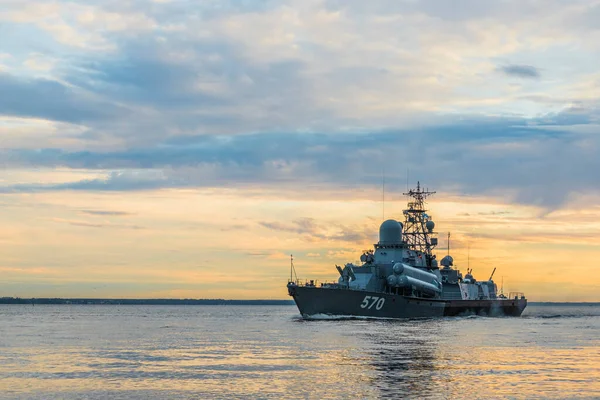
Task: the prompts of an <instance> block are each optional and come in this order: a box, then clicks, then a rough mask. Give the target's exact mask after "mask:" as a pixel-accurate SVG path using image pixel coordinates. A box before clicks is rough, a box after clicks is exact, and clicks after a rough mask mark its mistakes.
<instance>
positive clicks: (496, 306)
mask: <svg viewBox="0 0 600 400" xmlns="http://www.w3.org/2000/svg"><path fill="white" fill-rule="evenodd" d="M288 292H289V294H290V296H292V297H293V298H294V301H295V302H296V305H297V306H298V310H299V311H300V314H302V316H303V317H305V318H310V317H314V316H320V315H331V316H347V317H371V318H432V317H443V316H462V315H486V316H520V315H521V313H522V312H523V310H524V309H525V307H526V306H527V300H526V299H512V300H511V299H495V300H438V299H424V298H415V297H407V296H402V295H395V294H390V293H379V292H369V291H364V290H349V289H339V288H327V287H316V286H296V285H288Z"/></svg>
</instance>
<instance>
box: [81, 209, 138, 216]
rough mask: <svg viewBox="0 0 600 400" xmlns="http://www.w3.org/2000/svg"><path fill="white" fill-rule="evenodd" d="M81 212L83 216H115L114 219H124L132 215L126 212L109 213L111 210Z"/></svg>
mask: <svg viewBox="0 0 600 400" xmlns="http://www.w3.org/2000/svg"><path fill="white" fill-rule="evenodd" d="M79 212H81V213H83V214H89V215H100V216H113V217H124V216H128V215H132V213H130V212H126V211H109V210H79Z"/></svg>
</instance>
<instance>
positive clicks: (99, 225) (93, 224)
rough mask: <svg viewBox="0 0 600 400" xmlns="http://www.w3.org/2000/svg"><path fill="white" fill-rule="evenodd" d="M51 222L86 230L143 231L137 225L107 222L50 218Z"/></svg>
mask: <svg viewBox="0 0 600 400" xmlns="http://www.w3.org/2000/svg"><path fill="white" fill-rule="evenodd" d="M52 221H54V222H58V223H63V224H69V225H72V226H81V227H86V228H116V229H145V228H144V227H142V226H139V225H130V224H111V223H108V222H90V221H79V220H70V219H63V218H52Z"/></svg>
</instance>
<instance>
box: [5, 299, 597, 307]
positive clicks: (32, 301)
mask: <svg viewBox="0 0 600 400" xmlns="http://www.w3.org/2000/svg"><path fill="white" fill-rule="evenodd" d="M0 304H65V305H69V304H79V305H149V306H150V305H153V306H154V305H156V306H169V305H240V306H244V305H247V306H289V305H294V301H293V300H264V299H262V300H261V299H256V300H226V299H96V298H42V297H40V298H20V297H0ZM528 305H531V306H559V305H565V306H597V305H600V302H529V303H528Z"/></svg>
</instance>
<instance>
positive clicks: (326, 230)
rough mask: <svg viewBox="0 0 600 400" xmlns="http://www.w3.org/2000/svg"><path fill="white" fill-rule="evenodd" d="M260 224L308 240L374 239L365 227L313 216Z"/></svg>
mask: <svg viewBox="0 0 600 400" xmlns="http://www.w3.org/2000/svg"><path fill="white" fill-rule="evenodd" d="M259 225H261V226H263V227H265V228H267V229H270V230H273V231H278V232H285V233H293V234H298V235H302V238H303V239H304V240H305V241H308V242H318V241H340V242H351V243H356V242H365V241H369V240H370V239H372V235H371V234H367V233H365V232H366V230H365V229H364V227H349V226H344V225H341V224H327V225H325V224H319V223H317V222H316V221H315V220H314V219H312V218H300V219H296V220H294V221H291V222H288V223H282V222H277V221H274V222H265V221H263V222H259Z"/></svg>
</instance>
